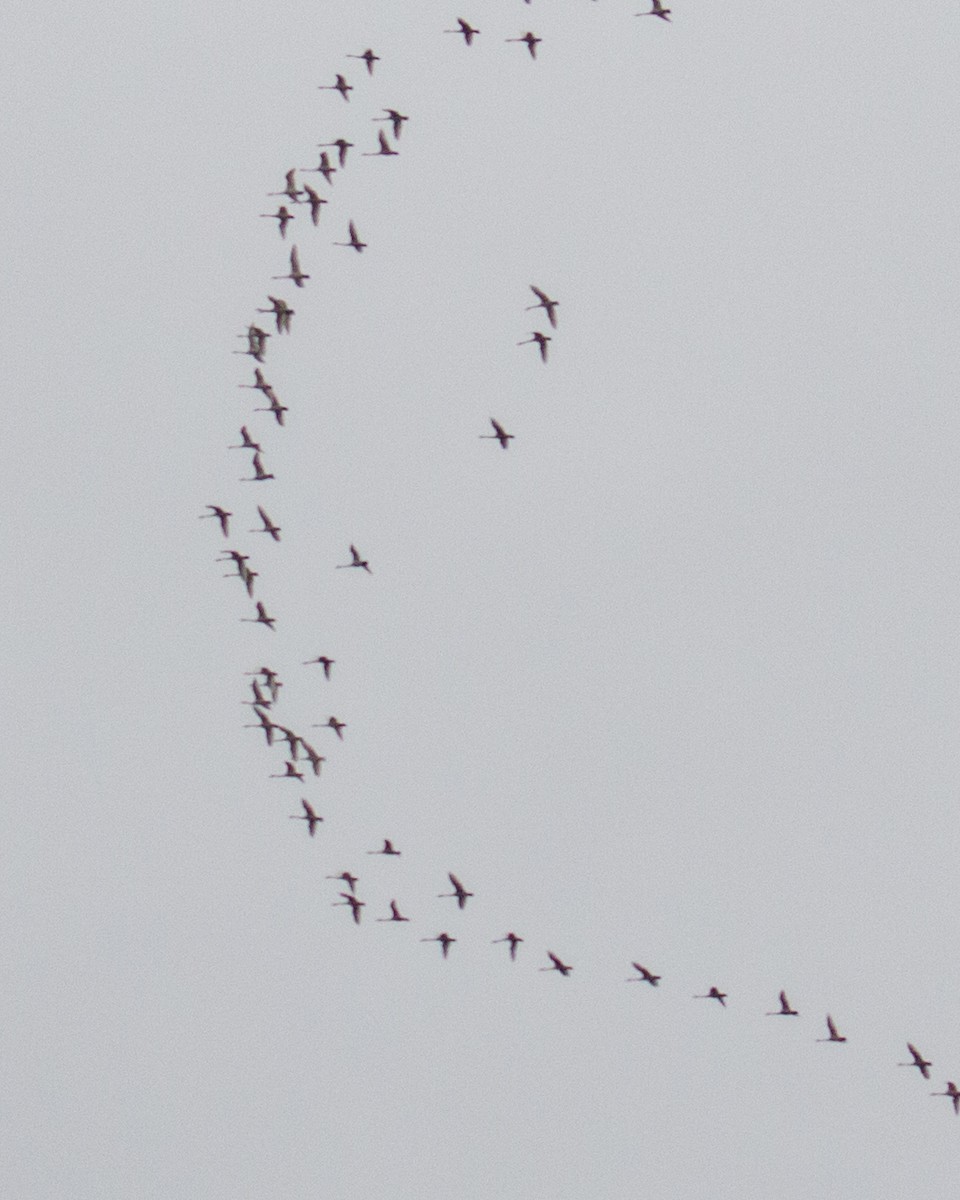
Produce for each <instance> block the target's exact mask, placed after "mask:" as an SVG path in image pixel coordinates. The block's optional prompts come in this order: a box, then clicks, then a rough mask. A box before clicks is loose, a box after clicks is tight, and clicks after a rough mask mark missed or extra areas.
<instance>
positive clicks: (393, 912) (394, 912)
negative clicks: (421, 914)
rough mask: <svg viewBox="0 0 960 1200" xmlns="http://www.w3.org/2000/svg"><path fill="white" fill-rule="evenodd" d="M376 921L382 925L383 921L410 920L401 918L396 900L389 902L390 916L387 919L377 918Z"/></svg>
mask: <svg viewBox="0 0 960 1200" xmlns="http://www.w3.org/2000/svg"><path fill="white" fill-rule="evenodd" d="M377 920H378V921H380V922H381V923H382V922H384V921H409V920H410V918H409V917H402V916H401V915H400V910H399V909H398V908H397V902H396V900H391V901H390V916H389V917H377Z"/></svg>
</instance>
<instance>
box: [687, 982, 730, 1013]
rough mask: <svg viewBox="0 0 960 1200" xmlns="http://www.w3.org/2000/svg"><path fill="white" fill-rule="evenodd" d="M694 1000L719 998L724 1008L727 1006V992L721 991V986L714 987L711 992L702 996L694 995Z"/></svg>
mask: <svg viewBox="0 0 960 1200" xmlns="http://www.w3.org/2000/svg"><path fill="white" fill-rule="evenodd" d="M694 1000H719V1001H720V1003H721V1004H722V1005H723V1007H724V1008H726V1007H727V993H726V992H721V991H720V989H719V988H715V987H712V988H711V989H710V991H709V992H706V993H705V994H704V995H702V996H694Z"/></svg>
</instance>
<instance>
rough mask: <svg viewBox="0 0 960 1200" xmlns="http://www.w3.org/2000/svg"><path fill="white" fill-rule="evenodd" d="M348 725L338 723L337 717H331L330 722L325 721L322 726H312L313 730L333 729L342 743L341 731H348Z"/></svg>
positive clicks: (341, 722)
mask: <svg viewBox="0 0 960 1200" xmlns="http://www.w3.org/2000/svg"><path fill="white" fill-rule="evenodd" d="M346 727H347V726H346V724H345V723H344V722H343V721H338V720H337V718H336V717H331V718H330V720H329V721H324V723H323V724H322V725H311V726H310V728H311V729H332V730H333V732H334V733H335V734H336V735H337V737H338V738H339V739H340V741H341V742H342V741H343V734H342V733H341V732H340V730H341V729H346Z"/></svg>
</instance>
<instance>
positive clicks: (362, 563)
mask: <svg viewBox="0 0 960 1200" xmlns="http://www.w3.org/2000/svg"><path fill="white" fill-rule="evenodd" d="M350 557H351V559H352V561H351V562H348V563H337V570H338V571H343V570H346V568H347V567H362V568H363V569H364V571H366V572H367V574H368V575H372V574H373V572H372V571H371V570H370V564H369V563H368V562H367V560H366V559H365V558H361V557H360V553H359V551H358V550H357V548H356V546H354V545H352V544H351V546H350Z"/></svg>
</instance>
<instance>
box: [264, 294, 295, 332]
mask: <svg viewBox="0 0 960 1200" xmlns="http://www.w3.org/2000/svg"><path fill="white" fill-rule="evenodd" d="M267 299H268V300H269V301H270V307H269V308H258V309H257V312H258V313H273V317H274V320H275V321H276V323H277V333H289V332H290V318H291V317H293V316H295V315H296V310H295V309H292V308H291V307H290V305H289V304H288V303H287V302H286V300H283V299H281V297H279V296H267Z"/></svg>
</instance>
